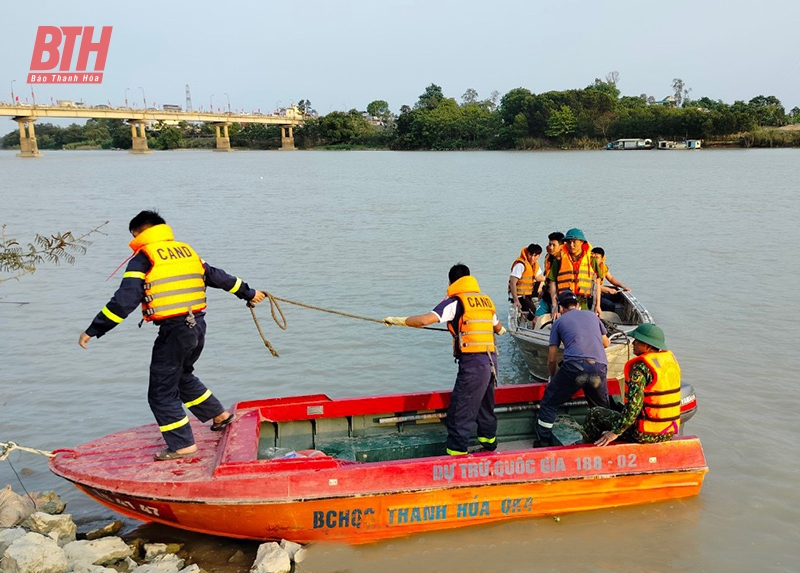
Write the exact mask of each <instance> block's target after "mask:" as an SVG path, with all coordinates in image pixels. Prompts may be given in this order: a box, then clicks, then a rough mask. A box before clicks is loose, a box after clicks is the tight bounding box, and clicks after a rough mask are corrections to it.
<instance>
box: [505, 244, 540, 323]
mask: <svg viewBox="0 0 800 573" xmlns="http://www.w3.org/2000/svg"><path fill="white" fill-rule="evenodd" d="M541 254H542V247H540V246H539V245H537V244H534V243H531V244H530V245H528V246H527V247H523V248H522V251H520V253H519V257H517V259H516V260H515V261H514V263H513V264H512V265H511V276H509V278H508V296H509V298H510V299H511V302H512V303H513V304H514V306H515V307H517V308H518V309H519V310H521V311H525V312H526V313H527V315H526V318H527V319H528V320H533V319H534V313H535V312H536V302H535V301H534V298H533V295H534V292H538V291H539V286H540V285H541V284H542V281H544V275H543V274H542V269H541V268H540V267H539V257H540V256H541Z"/></svg>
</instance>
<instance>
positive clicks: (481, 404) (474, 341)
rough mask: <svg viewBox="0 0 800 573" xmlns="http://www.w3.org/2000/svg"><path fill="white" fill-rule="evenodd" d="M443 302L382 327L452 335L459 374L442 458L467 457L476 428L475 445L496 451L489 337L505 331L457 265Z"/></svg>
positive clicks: (489, 302)
mask: <svg viewBox="0 0 800 573" xmlns="http://www.w3.org/2000/svg"><path fill="white" fill-rule="evenodd" d="M448 278H449V280H450V286H449V287H448V289H447V297H446V298H445V299H444V300H443V301H442V302H440V303H439V304H438V305H436V307H435V308H434V309H433V310H432V311H431V312H429V313H426V314H419V315H416V316H408V317H398V316H388V317H386V318H384V319H383V322H384V323H385V324H386V325H387V326H392V325H398V326H411V327H415V328H420V327H423V326H428V325H430V324H435V323H437V322H445V323H447V329H448V330H449V331H450V334H452V335H453V355H454V356H455V358H456V361H457V362H458V374H457V375H456V383H455V387H454V388H453V393H452V395H451V396H450V406H449V408H448V409H447V418H446V419H445V423H446V425H447V453H448V454H450V455H452V456H458V455H464V454H466V453H468V446H469V439H470V436H471V435H472V428H473V426H474V424H475V423H476V422H477V424H478V442H479V443H480V444H481V446H483V448H484V449H486V450H489V451H494V450H496V449H497V417H496V416H495V413H494V386H495V381H496V380H497V351H496V348H495V341H494V335H495V334H499V335H502V334H505V333H506V329H505V328H504V327H503V325H502V324H501V323H500V321H499V320H498V319H497V314H496V313H495V306H494V303H493V302H492V299H490V298H489V297H488V296H486V295H485V294H483V293H482V292H481V289H480V286H479V285H478V281H477V280H475V277H473V276H471V275H470V272H469V267H467V266H466V265H464V264H461V263H458V264H456V265H453V267H451V269H450V273H449V277H448Z"/></svg>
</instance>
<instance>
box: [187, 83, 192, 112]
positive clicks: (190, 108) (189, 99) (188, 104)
mask: <svg viewBox="0 0 800 573" xmlns="http://www.w3.org/2000/svg"><path fill="white" fill-rule="evenodd" d="M186 111H192V93H191V92H190V91H189V84H186Z"/></svg>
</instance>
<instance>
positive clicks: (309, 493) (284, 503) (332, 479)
mask: <svg viewBox="0 0 800 573" xmlns="http://www.w3.org/2000/svg"><path fill="white" fill-rule="evenodd" d="M544 388H545V384H543V383H537V384H528V385H519V386H503V387H499V388H497V392H496V406H497V416H498V421H499V427H498V440H499V442H500V447H499V448H498V451H496V452H484V451H480V452H476V453H471V454H469V455H466V456H459V457H456V458H453V457H450V456H447V455H445V437H446V431H445V428H444V424H443V421H442V419H443V418H444V413H445V412H446V410H447V405H448V402H449V398H450V392H425V393H414V394H397V395H390V396H375V397H361V398H351V399H336V400H332V399H330V398H328V397H327V396H325V395H322V394H319V395H312V396H299V397H290V398H275V399H267V400H258V401H249V402H240V403H238V404H236V406H235V408H234V412H235V415H236V418H235V420H234V421H233V423H231V424H230V426H229V427H228V429H227V430H226V431H225V432H224V433H222V434H223V435H220V433H216V432H212V431H210V430H209V428H208V426H201V425H200V424H195V425H194V427H193V430H194V432H195V437H196V439H197V444H198V446H199V451H198V453H197V455H196V456H192V457H188V458H183V459H180V460H176V461H167V462H154V461H153V454H154V453H156V452H157V451H159V450H160V449H162V448H163V441H162V439H161V435H160V433H159V431H158V427H157V426H156V425H155V424H152V425H147V426H142V427H139V428H134V429H131V430H126V431H123V432H118V433H115V434H111V435H109V436H106V437H104V438H100V439H97V440H94V441H92V442H89V443H86V444H83V445H81V446H78V447H76V448H75V449H74V450H69V451H62V452H60V453H58V454H57V455H56V456H55V457H54V458H52V460H51V462H50V467H51V469H52V471H53V472H54V473H55V474H57V475H59V476H61V477H63V478H65V479H67V480H69V481H72V482H73V483H75V485H76V486H77V487H79V488H80V489H81V490H82V491H84V492H85V493H86V494H88V495H89V496H91V497H93V498H94V499H96V500H97V501H99V502H100V503H102V504H104V505H106V506H108V507H110V508H111V509H113V510H115V511H117V512H119V513H122V514H124V515H127V516H129V517H133V518H135V519H139V520H142V521H154V522H159V523H164V524H166V525H171V526H174V527H179V528H183V529H188V530H192V531H199V532H203V533H209V534H213V535H221V536H227V537H238V538H250V539H258V540H272V539H288V540H292V541H296V542H300V543H306V542H311V541H319V540H335V541H342V542H347V543H353V544H358V543H369V542H373V541H377V540H380V539H387V538H391V537H398V536H405V535H409V534H413V533H418V532H423V531H434V530H441V529H450V528H455V527H463V526H467V525H477V524H485V523H491V522H496V521H501V520H506V519H514V518H522V517H532V516H543V515H553V514H561V513H567V512H573V511H581V510H587V509H600V508H609V507H618V506H623V505H632V504H637V503H645V502H654V501H661V500H667V499H676V498H682V497H688V496H693V495H697V494H698V493H699V491H700V488H701V486H702V484H703V478H704V476H705V474H706V472H707V471H708V468H707V467H706V461H705V456H704V455H703V449H702V447H701V445H700V441H699V440H698V439H697V438H696V437H694V436H680V437H676V438H675V439H674V440H672V441H670V442H666V443H661V444H650V445H647V444H623V443H618V444H617V443H615V444H612V445H610V446H607V447H604V448H598V447H595V446H593V445H582V444H577V445H563V446H559V447H551V448H541V449H533V448H532V447H531V444H532V440H533V437H534V432H535V430H534V428H535V420H536V416H535V414H536V411H537V408H538V403H539V401H540V400H541V397H542V394H543V392H544ZM683 390H684V399H683V405H682V416H683V419H684V422H685V421H686V420H688V418H690V417H691V415H692V414H693V413H694V411H695V409H696V400H695V397H694V391H693V390H691V387H690V386H687V387H685V388H684V389H683ZM609 391H610V393H611V394H612V395H617V396H619V393H620V389H619V383H618V382H617V381H616V380H609ZM586 410H587V406H586V404H585V402H584V401H582V400H581V396H580V394H578V395H576V396H575V398H574V399H573V402H570V403H569V404H568V405H566V406H565V407H564V408H562V411H561V412H562V415H560V416H559V420H558V421H557V423H556V427H555V434H556V436H557V437H558V438H559V439H560V441H561V442H562V443H565V444H572V443H574V442H576V441H578V440H579V438H580V434H579V433H578V432H577V431H576V424H577V423H579V422H580V421H582V419H583V416H584V415H585V413H586ZM476 444H477V442H476ZM476 447H477V446H476Z"/></svg>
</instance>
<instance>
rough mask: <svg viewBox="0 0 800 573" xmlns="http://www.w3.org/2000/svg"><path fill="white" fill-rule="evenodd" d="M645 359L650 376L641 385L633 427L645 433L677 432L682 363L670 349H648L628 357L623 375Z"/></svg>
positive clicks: (679, 420)
mask: <svg viewBox="0 0 800 573" xmlns="http://www.w3.org/2000/svg"><path fill="white" fill-rule="evenodd" d="M638 362H644V363H645V365H647V367H648V368H649V369H650V372H652V373H653V379H652V381H651V382H650V384H648V385H647V386H646V387H645V389H644V404H643V405H642V411H641V413H640V414H639V419H638V421H637V425H636V429H637V430H638V431H639V432H641V433H645V434H677V433H678V428H680V424H681V367H680V366H679V365H678V361H677V360H675V355H674V354H673V353H672V352H671V351H669V350H662V351H660V352H648V353H647V354H642V355H640V356H637V357H636V358H633V359H631V360H628V362H627V363H626V364H625V378H626V379H629V378H630V372H631V368H633V365H634V364H636V363H638Z"/></svg>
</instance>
